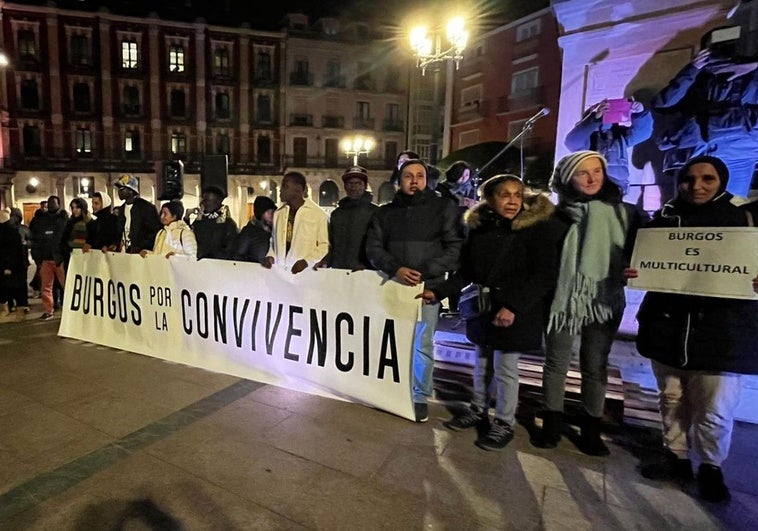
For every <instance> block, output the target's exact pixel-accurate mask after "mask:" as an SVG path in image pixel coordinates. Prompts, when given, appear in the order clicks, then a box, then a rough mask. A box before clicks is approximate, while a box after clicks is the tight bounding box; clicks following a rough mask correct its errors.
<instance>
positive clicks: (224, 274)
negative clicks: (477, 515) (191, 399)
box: [58, 252, 421, 420]
mask: <svg viewBox="0 0 758 531" xmlns="http://www.w3.org/2000/svg"><path fill="white" fill-rule="evenodd" d="M420 291H421V290H420V288H419V287H415V288H413V287H409V286H403V285H401V284H399V283H397V282H394V281H387V280H386V276H383V275H381V274H380V273H377V272H376V271H358V272H355V273H351V272H348V271H345V270H339V269H320V270H318V271H313V270H311V269H307V270H305V271H303V272H302V273H299V274H297V275H293V274H292V273H290V272H288V271H285V270H283V269H281V268H277V267H276V266H275V267H274V268H272V269H270V270H267V269H264V268H262V267H261V266H260V265H258V264H251V263H238V262H231V261H222V260H200V261H194V260H189V259H187V258H185V257H179V256H173V257H171V258H170V259H168V260H167V259H166V258H164V257H162V256H155V255H148V256H147V257H146V258H141V257H140V256H138V255H125V254H115V253H109V254H107V255H106V254H103V253H100V252H90V253H86V254H82V253H79V252H76V253H75V254H74V255H73V256H72V258H71V263H70V265H69V270H68V273H67V278H66V290H65V298H64V311H63V316H62V319H61V326H60V330H59V331H58V334H59V335H61V336H64V337H70V338H75V339H81V340H84V341H89V342H92V343H97V344H101V345H106V346H109V347H113V348H117V349H123V350H127V351H131V352H137V353H140V354H145V355H148V356H154V357H157V358H162V359H166V360H170V361H174V362H178V363H183V364H186V365H191V366H194V367H200V368H203V369H207V370H211V371H215V372H221V373H226V374H231V375H234V376H238V377H241V378H246V379H250V380H256V381H260V382H264V383H269V384H273V385H277V386H280V387H286V388H289V389H295V390H298V391H303V392H306V393H311V394H318V395H321V396H327V397H331V398H339V399H344V400H350V401H354V402H359V403H363V404H367V405H370V406H373V407H376V408H379V409H383V410H385V411H388V412H390V413H394V414H396V415H399V416H401V417H404V418H407V419H411V420H413V419H414V415H413V403H412V398H411V374H412V372H411V358H412V351H413V330H414V327H415V324H416V320H417V319H418V311H419V306H420V302H419V300H418V299H415V298H414V297H415V295H416V294H418V293H419V292H420Z"/></svg>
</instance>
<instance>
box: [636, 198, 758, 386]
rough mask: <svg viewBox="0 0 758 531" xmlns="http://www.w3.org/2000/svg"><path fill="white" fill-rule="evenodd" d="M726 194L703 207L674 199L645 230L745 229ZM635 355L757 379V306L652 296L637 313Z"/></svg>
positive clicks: (755, 303) (754, 303)
mask: <svg viewBox="0 0 758 531" xmlns="http://www.w3.org/2000/svg"><path fill="white" fill-rule="evenodd" d="M731 198H732V195H731V194H729V193H728V192H724V193H722V194H720V195H719V196H718V197H717V198H715V199H713V200H712V201H710V202H708V203H705V204H703V205H699V206H697V205H691V204H688V203H685V202H684V201H681V200H680V199H674V200H672V201H670V202H668V203H666V204H665V205H664V206H663V208H662V209H661V210H660V211H659V212H657V213H656V215H655V216H654V217H653V220H652V221H651V222H650V223H649V224H648V225H647V227H649V228H654V227H744V226H747V224H748V223H747V216H746V215H745V212H744V211H743V210H741V209H739V208H737V207H736V206H734V205H733V204H731V203H730V199H731ZM637 321H638V322H639V330H638V332H637V350H639V352H640V354H642V355H643V356H645V357H647V358H651V359H654V360H656V361H658V362H660V363H663V364H664V365H668V366H669V367H675V368H679V369H688V370H700V371H726V372H736V373H743V374H758V301H752V300H740V299H725V298H719V297H701V296H696V295H680V294H673V293H661V292H656V291H650V292H648V293H646V294H645V297H644V299H643V300H642V304H641V305H640V309H639V311H638V313H637Z"/></svg>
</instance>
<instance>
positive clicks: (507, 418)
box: [471, 346, 519, 426]
mask: <svg viewBox="0 0 758 531" xmlns="http://www.w3.org/2000/svg"><path fill="white" fill-rule="evenodd" d="M518 358H519V352H505V351H502V350H493V349H492V348H489V347H480V346H477V347H476V360H475V362H474V398H473V400H472V401H471V404H472V405H474V406H477V407H479V408H481V409H482V410H484V411H487V409H489V398H488V393H487V390H488V388H489V386H490V382H491V381H492V376H493V371H494V376H495V418H496V419H499V420H502V421H503V422H505V423H506V424H508V425H509V426H514V425H515V424H516V407H517V406H518V385H519V381H518Z"/></svg>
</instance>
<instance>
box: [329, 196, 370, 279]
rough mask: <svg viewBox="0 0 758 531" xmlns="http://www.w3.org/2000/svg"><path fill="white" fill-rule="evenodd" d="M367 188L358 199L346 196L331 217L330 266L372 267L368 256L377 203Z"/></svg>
mask: <svg viewBox="0 0 758 531" xmlns="http://www.w3.org/2000/svg"><path fill="white" fill-rule="evenodd" d="M371 199H372V195H371V194H370V193H369V192H365V193H364V194H363V196H361V197H360V198H358V199H350V198H349V197H343V198H342V199H340V201H339V203H338V204H337V208H336V209H335V210H334V212H332V215H331V217H330V218H329V259H328V262H329V267H334V268H337V269H350V270H353V269H358V268H363V269H370V268H371V265H370V264H369V260H368V257H367V256H366V233H367V232H368V226H369V223H371V218H372V217H373V216H374V214H375V213H376V211H377V210H378V209H379V207H378V206H377V205H375V204H374V203H372V202H371Z"/></svg>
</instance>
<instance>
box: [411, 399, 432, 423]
mask: <svg viewBox="0 0 758 531" xmlns="http://www.w3.org/2000/svg"><path fill="white" fill-rule="evenodd" d="M413 412H414V413H415V414H416V422H426V421H427V420H429V406H427V405H426V404H422V403H421V402H414V404H413Z"/></svg>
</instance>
